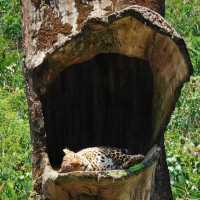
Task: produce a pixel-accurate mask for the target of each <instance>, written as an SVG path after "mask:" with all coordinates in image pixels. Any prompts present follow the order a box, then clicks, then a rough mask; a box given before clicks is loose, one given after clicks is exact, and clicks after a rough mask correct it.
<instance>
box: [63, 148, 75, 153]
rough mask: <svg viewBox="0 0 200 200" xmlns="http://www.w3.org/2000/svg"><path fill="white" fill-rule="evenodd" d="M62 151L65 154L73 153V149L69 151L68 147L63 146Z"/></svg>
mask: <svg viewBox="0 0 200 200" xmlns="http://www.w3.org/2000/svg"><path fill="white" fill-rule="evenodd" d="M63 152H64V153H65V154H68V153H73V151H70V150H69V149H68V148H64V149H63Z"/></svg>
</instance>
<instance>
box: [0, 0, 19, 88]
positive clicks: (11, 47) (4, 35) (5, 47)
mask: <svg viewBox="0 0 200 200" xmlns="http://www.w3.org/2000/svg"><path fill="white" fill-rule="evenodd" d="M20 18H21V15H20V4H19V0H9V1H8V0H0V86H2V87H4V88H7V89H9V90H10V89H13V88H16V87H20V88H22V85H23V81H22V80H23V79H22V73H21V65H22V58H21V52H20V50H19V47H20V44H21V23H20V20H21V19H20Z"/></svg>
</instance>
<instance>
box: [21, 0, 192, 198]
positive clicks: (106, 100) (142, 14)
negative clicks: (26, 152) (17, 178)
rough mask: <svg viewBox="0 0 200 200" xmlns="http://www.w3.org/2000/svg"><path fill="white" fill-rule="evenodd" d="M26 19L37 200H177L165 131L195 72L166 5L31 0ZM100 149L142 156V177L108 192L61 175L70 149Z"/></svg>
mask: <svg viewBox="0 0 200 200" xmlns="http://www.w3.org/2000/svg"><path fill="white" fill-rule="evenodd" d="M22 11H23V33H24V53H25V60H24V68H23V69H24V76H25V80H26V94H27V99H28V107H29V114H30V129H31V139H32V146H33V152H32V173H33V192H32V198H33V199H37V200H44V199H52V200H54V199H58V200H62V199H70V200H73V199H77V200H78V199H81V200H86V199H88V200H89V199H91V200H92V199H102V200H107V199H109V200H112V199H113V200H118V199H120V200H128V199H130V200H133V199H138V200H149V199H152V200H168V199H169V200H170V199H172V194H171V189H170V179H169V172H168V168H167V163H166V152H165V146H164V131H165V128H166V126H167V124H168V122H169V120H170V116H171V114H172V112H173V110H174V107H175V103H176V101H177V99H178V97H179V94H180V90H181V88H182V86H183V83H184V82H185V81H188V80H189V76H190V74H191V72H192V64H191V61H190V58H189V54H188V51H187V49H186V46H185V42H184V40H183V39H182V38H181V36H180V35H179V34H178V33H177V32H176V31H175V30H174V29H173V27H171V26H170V25H169V24H168V23H167V22H166V21H165V20H164V19H163V17H162V16H163V15H164V11H165V1H164V0H135V1H128V0H127V1H125V0H124V1H116V0H103V1H98V0H95V1H93V0H92V1H87V0H85V1H79V0H71V1H68V0H48V1H44V0H24V1H22ZM155 145H157V146H158V148H160V149H161V150H160V151H159V153H157V154H156V156H154V157H151V156H149V153H148V152H151V151H150V149H152V148H153V149H154V147H155ZM91 146H110V147H118V148H127V149H128V150H129V152H130V153H131V154H138V153H141V154H143V155H145V162H144V163H141V166H143V168H142V170H140V171H139V172H137V173H136V172H135V171H134V172H129V171H127V170H121V171H120V170H118V171H117V173H115V174H112V173H113V172H109V173H111V174H112V175H109V174H106V175H105V174H103V175H102V178H101V181H100V183H99V182H98V181H99V179H98V178H99V174H101V173H95V172H94V173H92V174H88V173H87V172H82V173H80V174H77V173H75V174H65V175H62V174H59V173H58V171H57V169H59V167H60V165H61V162H62V158H63V155H64V154H63V153H62V150H63V149H64V148H65V147H68V148H70V149H71V150H74V151H78V150H80V149H83V148H86V147H91ZM158 154H159V156H158ZM144 166H145V167H144ZM88 177H89V179H88ZM113 179H114V180H115V181H113ZM84 181H85V182H84Z"/></svg>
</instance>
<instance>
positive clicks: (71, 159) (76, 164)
mask: <svg viewBox="0 0 200 200" xmlns="http://www.w3.org/2000/svg"><path fill="white" fill-rule="evenodd" d="M63 151H64V153H65V156H64V157H63V161H62V164H61V168H60V170H59V172H62V173H66V172H72V171H84V170H85V168H86V167H87V163H86V161H85V160H84V159H83V158H82V157H81V156H80V155H78V154H76V153H75V152H73V151H70V150H68V149H64V150H63Z"/></svg>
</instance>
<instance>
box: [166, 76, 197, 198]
mask: <svg viewBox="0 0 200 200" xmlns="http://www.w3.org/2000/svg"><path fill="white" fill-rule="evenodd" d="M199 123H200V76H197V77H193V78H192V79H191V81H190V82H189V83H187V84H186V85H185V86H184V88H183V90H182V95H181V98H180V99H179V101H178V103H177V106H176V109H175V112H174V114H173V116H172V118H171V122H170V124H169V126H168V131H167V134H166V138H165V139H166V140H165V143H166V147H167V152H168V158H167V161H168V166H169V171H170V174H171V184H172V186H173V187H172V188H173V194H174V197H175V199H178V198H183V199H188V200H189V199H194V200H195V199H196V200H197V199H200V176H199V174H200V159H199V158H200V135H199V132H200V125H199Z"/></svg>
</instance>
